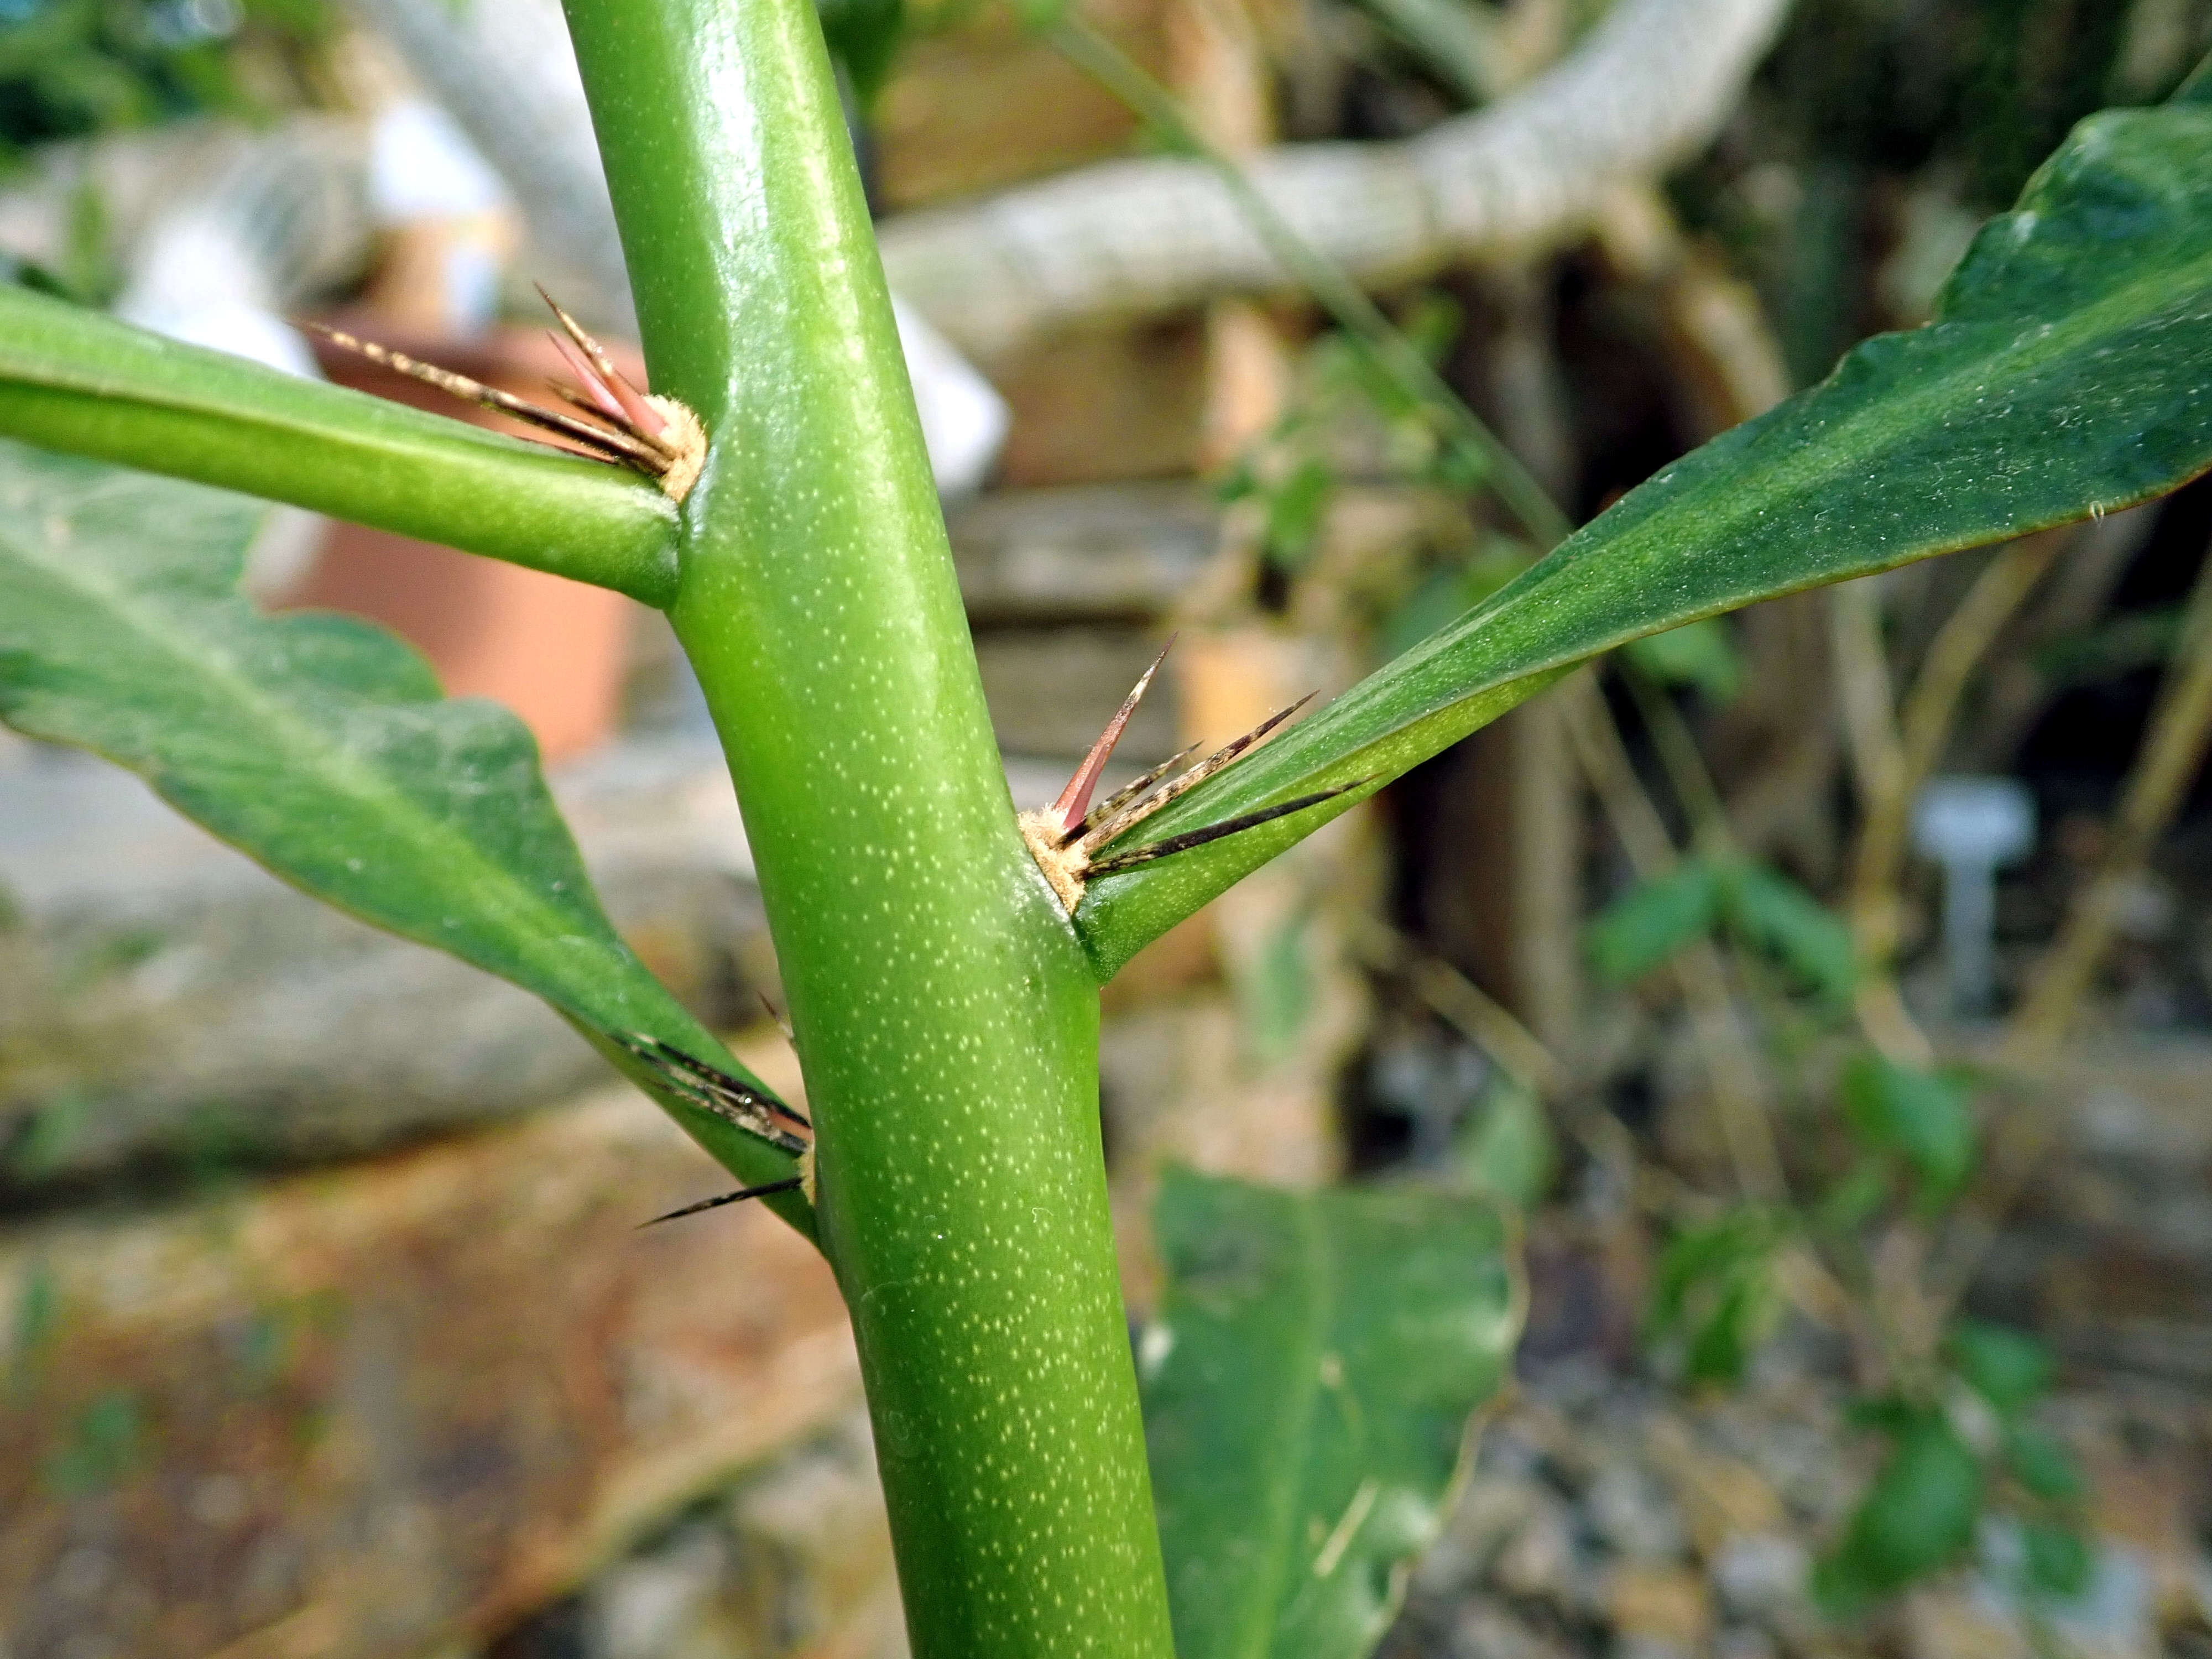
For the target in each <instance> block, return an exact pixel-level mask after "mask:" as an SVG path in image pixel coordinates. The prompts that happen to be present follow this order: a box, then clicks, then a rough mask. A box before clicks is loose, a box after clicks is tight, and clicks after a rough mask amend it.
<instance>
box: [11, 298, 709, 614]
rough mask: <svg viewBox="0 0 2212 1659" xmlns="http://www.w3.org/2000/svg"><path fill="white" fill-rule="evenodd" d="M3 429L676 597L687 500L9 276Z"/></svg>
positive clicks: (638, 594) (648, 596) (647, 598)
mask: <svg viewBox="0 0 2212 1659" xmlns="http://www.w3.org/2000/svg"><path fill="white" fill-rule="evenodd" d="M0 436H7V437H15V438H22V439H25V440H27V441H30V442H33V443H36V444H39V445H40V446H42V447H45V448H47V449H58V450H63V451H66V452H68V453H72V454H78V455H89V456H93V457H95V458H97V459H100V460H106V461H116V462H119V463H121V464H123V465H126V466H135V467H138V468H141V469H143V470H144V471H149V472H161V473H166V474H167V475H168V476H170V477H177V478H189V479H191V480H193V481H194V482H196V483H210V484H216V485H219V486H221V487H222V488H223V489H236V490H242V491H245V492H246V493H247V494H249V495H260V496H264V497H265V498H267V499H269V500H271V501H289V502H290V503H292V504H293V505H294V506H295V507H312V508H313V509H314V510H315V511H316V512H318V513H329V514H331V516H332V517H333V518H339V519H346V520H351V521H352V522H354V523H356V524H365V525H370V526H374V527H375V528H377V529H379V530H391V531H397V532H399V533H400V534H402V535H407V536H419V537H421V538H423V539H424V540H427V541H435V542H441V543H443V544H446V545H447V546H449V547H457V548H459V549H461V550H463V551H465V552H469V553H481V554H484V555H486V556H489V557H491V558H495V559H504V560H506V561H507V562H509V563H511V564H522V565H528V566H530V567H531V568H532V569H537V570H548V571H550V572H552V573H553V574H555V575H557V576H569V577H574V579H575V580H579V581H586V582H591V583H593V584H595V585H597V586H601V587H611V588H613V589H615V590H616V591H617V592H622V593H627V594H629V596H630V597H631V598H632V599H639V600H641V601H643V602H644V603H645V604H647V605H667V604H668V603H669V601H670V600H671V599H673V598H674V597H675V591H676V547H675V523H676V511H675V507H674V504H673V503H672V502H671V501H669V500H668V498H667V497H666V496H665V495H662V494H661V492H660V491H659V489H657V488H656V487H654V486H653V484H652V483H648V482H647V481H646V480H644V479H642V478H640V477H633V476H631V475H629V474H628V473H625V472H623V471H618V470H617V469H616V468H614V467H611V466H608V465H602V464H600V463H598V462H594V461H586V460H580V459H571V458H569V457H567V456H563V455H559V454H556V453H554V452H552V451H551V450H550V449H547V448H544V447H540V446H538V445H534V444H527V443H524V442H522V441H520V440H517V439H513V438H508V437H504V436H501V435H500V434H498V433H495V432H487V431H485V430H483V428H480V427H474V426H471V425H469V424H468V423H467V422H463V421H458V420H448V419H447V418H445V417H444V416H438V415H432V414H428V413H425V412H424V411H423V410H417V409H410V408H408V407H406V406H405V405H404V404H395V403H391V402H387V401H386V400H385V399H384V398H372V397H369V396H368V395H367V394H366V393H363V392H349V391H346V390H344V389H343V388H342V387H338V386H326V385H325V384H323V383H322V382H320V381H318V380H301V379H300V378H298V377H297V376H295V375H290V374H283V373H281V372H280V371H278V370H276V369H273V368H264V366H263V365H261V364H259V363H255V362H248V361H247V360H246V359H245V358H242V357H234V356H231V355H229V354H228V353H227V352H221V351H210V350H208V349H205V348H204V347H201V346H194V345H185V344H183V343H179V342H178V341H175V340H170V339H165V338H164V337H161V336H160V335H158V334H149V333H148V332H146V331H144V330H143V329H137V328H133V327H131V326H130V325H128V324H125V323H119V322H117V321H116V320H115V319H112V318H111V317H106V316H103V315H101V314H100V313H98V312H93V311H86V310H83V309H82V308H80V307H76V306H72V305H68V304H64V302H62V301H58V300H52V299H47V298H46V297H44V296H42V295H36V294H33V293H31V292H29V291H28V290H27V289H19V288H9V287H4V286H0Z"/></svg>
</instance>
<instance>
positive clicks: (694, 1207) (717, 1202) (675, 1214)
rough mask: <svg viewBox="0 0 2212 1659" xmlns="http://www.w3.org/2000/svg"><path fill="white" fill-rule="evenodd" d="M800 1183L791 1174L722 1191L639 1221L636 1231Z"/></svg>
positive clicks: (789, 1189)
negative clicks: (776, 1179) (757, 1183)
mask: <svg viewBox="0 0 2212 1659" xmlns="http://www.w3.org/2000/svg"><path fill="white" fill-rule="evenodd" d="M801 1184H802V1183H801V1181H800V1178H799V1176H792V1177H791V1179H789V1180H788V1181H771V1182H768V1183H767V1184H766V1185H764V1186H759V1187H746V1188H741V1189H740V1190H738V1191H737V1192H734V1193H724V1194H722V1195H721V1196H720V1197H719V1198H702V1199H701V1200H699V1201H698V1202H697V1203H696V1204H686V1205H685V1206H684V1207H683V1208H682V1209H680V1210H671V1211H670V1212H668V1213H667V1214H666V1215H657V1216H655V1217H653V1219H652V1220H650V1221H641V1222H639V1223H638V1224H637V1225H638V1231H641V1232H642V1231H644V1230H645V1229H646V1228H647V1227H658V1226H659V1225H660V1224H661V1223H662V1222H664V1221H680V1220H682V1219H683V1218H684V1217H685V1216H687V1215H697V1214H698V1213H699V1212H701V1211H702V1210H719V1209H720V1208H721V1207H722V1206H724V1205H725V1204H742V1203H744V1201H745V1200H747V1199H749V1198H766V1197H768V1196H769V1194H771V1193H788V1192H792V1191H794V1190H795V1189H796V1188H799V1186H800V1185H801Z"/></svg>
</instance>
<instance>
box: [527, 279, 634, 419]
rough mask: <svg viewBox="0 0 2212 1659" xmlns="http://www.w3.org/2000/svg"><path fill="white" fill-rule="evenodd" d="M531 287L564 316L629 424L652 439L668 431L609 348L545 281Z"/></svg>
mask: <svg viewBox="0 0 2212 1659" xmlns="http://www.w3.org/2000/svg"><path fill="white" fill-rule="evenodd" d="M532 287H534V288H535V289H537V290H538V298H539V299H541V300H543V301H545V303H546V305H547V306H548V307H550V308H551V310H552V313H553V314H554V315H555V316H556V317H558V318H559V319H561V326H562V328H563V329H565V330H567V331H568V337H569V338H570V339H572V340H574V342H575V343H576V348H577V349H578V350H580V351H581V352H582V353H583V354H584V355H585V356H586V357H589V358H590V359H591V360H592V363H593V365H594V366H595V367H596V368H598V370H599V374H598V378H599V381H600V382H601V384H602V385H604V386H605V388H606V390H607V392H609V393H610V394H611V396H612V397H613V398H615V400H616V401H617V403H618V404H621V406H622V410H623V414H624V415H625V416H628V418H629V425H630V426H632V427H634V428H636V430H637V432H638V435H640V436H641V437H644V438H647V439H653V438H658V437H659V436H660V435H661V434H662V433H663V432H665V431H666V430H667V429H668V422H667V421H666V419H665V417H664V416H662V415H661V414H660V412H659V410H656V409H654V408H653V405H652V404H648V403H647V402H646V400H645V399H644V398H642V397H641V396H640V395H639V392H638V390H637V388H636V387H635V386H632V385H631V384H630V383H629V381H628V380H624V379H623V376H622V371H621V370H620V369H618V368H616V367H615V366H614V362H613V360H612V359H611V358H610V357H609V356H607V354H606V349H605V347H603V346H602V345H600V343H599V342H598V341H597V340H595V339H593V338H592V337H591V336H590V335H589V334H587V333H586V332H585V331H584V325H582V324H581V323H580V322H578V321H577V320H576V319H574V317H571V316H570V315H569V314H568V313H567V312H565V311H563V310H562V309H561V307H559V306H558V305H557V304H556V303H555V302H554V299H553V296H552V295H550V294H548V293H547V292H546V291H545V285H544V283H532Z"/></svg>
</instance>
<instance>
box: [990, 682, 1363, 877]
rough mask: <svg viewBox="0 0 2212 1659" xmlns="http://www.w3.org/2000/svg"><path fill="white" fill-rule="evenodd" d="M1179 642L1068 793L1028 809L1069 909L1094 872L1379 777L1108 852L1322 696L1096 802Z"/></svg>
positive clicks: (1038, 853)
mask: <svg viewBox="0 0 2212 1659" xmlns="http://www.w3.org/2000/svg"><path fill="white" fill-rule="evenodd" d="M1174 644H1175V641H1174V640H1173V639H1170V640H1169V641H1168V642H1167V645H1166V646H1163V647H1161V649H1160V654H1159V655H1158V656H1157V657H1155V658H1153V659H1152V666H1151V667H1149V668H1147V669H1146V670H1145V671H1144V673H1143V674H1142V675H1140V676H1139V678H1138V680H1137V684H1135V686H1134V687H1133V688H1132V689H1131V690H1130V692H1129V695H1128V696H1127V697H1125V698H1124V699H1123V700H1122V702H1121V708H1119V709H1118V710H1116V711H1115V715H1114V718H1113V719H1112V720H1109V721H1108V722H1107V723H1106V729H1105V730H1104V731H1103V732H1100V733H1099V735H1098V741H1097V742H1096V743H1094V744H1091V752H1090V753H1089V754H1088V755H1086V756H1085V757H1084V758H1083V764H1082V765H1080V766H1079V767H1077V768H1076V769H1075V775H1074V776H1073V777H1072V778H1070V779H1069V780H1068V781H1067V787H1066V788H1065V789H1063V790H1061V791H1060V799H1058V800H1056V801H1054V803H1053V804H1052V805H1050V806H1048V807H1046V808H1044V809H1043V810H1042V811H1029V812H1024V813H1023V814H1022V815H1021V818H1020V823H1021V829H1022V840H1023V841H1024V842H1025V843H1026V844H1027V845H1028V847H1029V849H1030V857H1031V858H1033V859H1035V860H1036V866H1037V868H1038V869H1039V870H1041V871H1042V872H1044V878H1045V880H1046V882H1047V883H1048V884H1049V885H1050V886H1051V888H1052V890H1053V893H1054V896H1057V897H1058V898H1059V900H1060V906H1061V908H1064V909H1065V910H1066V912H1067V913H1068V915H1074V914H1075V907H1076V906H1077V905H1079V904H1080V903H1081V902H1083V889H1084V884H1085V882H1086V881H1088V880H1089V879H1090V878H1091V877H1093V876H1110V875H1113V874H1115V873H1116V872H1120V871H1123V870H1131V869H1134V868H1135V867H1136V866H1139V865H1140V864H1149V863H1151V862H1152V860H1155V859H1164V858H1166V857H1168V856H1170V854H1176V853H1187V852H1188V851H1190V850H1191V848H1194V847H1203V846H1204V845H1206V842H1212V841H1219V840H1220V839H1221V838H1222V837H1223V836H1233V835H1237V834H1238V833H1239V832H1241V831H1243V830H1246V829H1256V828H1258V827H1259V826H1260V825H1261V824H1263V823H1271V822H1273V820H1274V819H1276V818H1279V817H1288V816H1289V815H1290V814H1291V813H1292V812H1303V811H1305V809H1306V808H1307V807H1309V806H1318V805H1321V804H1322V802H1323V801H1326V800H1334V799H1335V798H1336V797H1337V796H1339V795H1341V794H1345V793H1349V792H1350V791H1352V790H1354V789H1358V788H1359V787H1361V786H1362V785H1364V784H1366V783H1368V782H1370V781H1372V780H1370V779H1366V778H1359V779H1355V780H1354V781H1352V782H1350V783H1342V784H1338V785H1337V786H1336V787H1334V788H1330V789H1323V790H1320V791H1317V792H1316V793H1312V794H1308V795H1300V796H1297V797H1296V798H1295V799H1291V800H1286V801H1279V802H1278V803H1276V804H1275V805H1273V806H1263V807H1261V808H1259V809H1258V810H1257V811H1251V812H1243V813H1240V814H1238V815H1237V817H1233V818H1226V819H1224V820H1223V821H1222V822H1221V823H1210V824H1206V825H1205V826H1203V827H1202V828H1200V829H1190V830H1186V831H1184V832H1183V833H1182V835H1179V836H1169V837H1167V839H1165V840H1164V841H1159V842H1153V843H1152V844H1151V845H1150V846H1146V847H1137V848H1130V849H1129V850H1128V851H1127V852H1121V853H1112V854H1106V855H1105V856H1104V857H1100V856H1099V854H1100V852H1101V851H1102V849H1103V848H1106V847H1107V846H1108V845H1109V844H1110V843H1112V842H1115V841H1118V840H1119V839H1120V838H1121V836H1125V835H1127V834H1128V832H1129V831H1130V830H1132V829H1135V828H1136V827H1137V826H1138V825H1139V824H1140V823H1143V822H1144V821H1145V820H1146V818H1149V817H1152V815H1153V814H1154V813H1156V812H1158V811H1161V810H1162V809H1163V808H1164V807H1166V806H1168V805H1171V804H1172V803H1174V802H1175V801H1176V800H1179V799H1182V797H1183V796H1184V795H1186V794H1188V793H1190V791H1192V790H1193V789H1195V788H1196V787H1198V786H1199V785H1200V784H1201V783H1204V782H1205V781H1206V780H1207V779H1208V778H1210V777H1212V776H1213V775H1215V774H1217V773H1218V772H1221V771H1224V770H1225V769H1227V768H1228V767H1230V766H1231V765H1233V764H1235V763H1237V761H1239V760H1241V759H1243V757H1244V756H1245V755H1246V754H1248V753H1249V752H1250V751H1251V750H1252V749H1253V747H1254V746H1255V745H1256V744H1258V743H1260V741H1261V739H1262V738H1266V737H1267V735H1268V734H1269V733H1270V732H1273V731H1274V729H1275V728H1276V727H1277V726H1280V725H1281V724H1282V723H1283V722H1284V721H1285V720H1288V719H1290V717H1291V715H1293V714H1297V712H1298V710H1299V709H1301V708H1304V707H1305V706H1306V704H1308V703H1309V702H1312V701H1313V699H1314V695H1315V694H1314V693H1312V692H1310V691H1309V692H1308V693H1307V694H1306V695H1305V696H1303V697H1300V698H1299V699H1298V700H1297V702H1294V703H1292V704H1291V706H1290V707H1289V708H1281V709H1278V710H1276V712H1275V713H1273V714H1270V715H1268V716H1267V719H1266V720H1261V722H1260V724H1259V725H1257V726H1254V727H1253V728H1252V729H1251V730H1250V731H1249V732H1246V733H1245V734H1244V735H1243V737H1241V738H1236V739H1234V740H1233V741H1231V742H1230V743H1227V744H1223V745H1222V746H1221V747H1220V748H1219V749H1217V750H1214V751H1213V753H1212V754H1211V755H1208V756H1207V757H1206V758H1205V759H1204V760H1202V761H1200V762H1199V763H1197V764H1196V765H1194V766H1192V767H1189V768H1188V769H1185V770H1184V771H1182V772H1180V773H1176V775H1175V776H1173V777H1169V776H1168V774H1169V773H1170V772H1173V771H1174V770H1175V769H1176V767H1177V766H1179V765H1181V764H1182V762H1183V761H1184V760H1186V759H1188V757H1189V756H1190V754H1191V750H1194V749H1196V748H1197V747H1198V745H1197V744H1192V745H1191V746H1190V748H1189V749H1185V750H1182V751H1181V752H1180V753H1178V754H1175V755H1170V757H1168V758H1167V759H1166V760H1164V761H1163V762H1161V763H1160V764H1159V765H1158V766H1156V767H1154V768H1153V769H1152V770H1151V771H1149V772H1146V774H1144V775H1142V776H1141V777H1139V778H1137V779H1136V780H1134V781H1133V782H1131V783H1129V784H1127V785H1126V786H1125V787H1122V788H1121V789H1119V790H1117V791H1115V793H1113V794H1111V795H1109V796H1108V797H1107V798H1106V799H1104V800H1103V801H1100V802H1099V803H1098V804H1097V805H1096V806H1093V805H1091V793H1092V792H1093V791H1094V790H1096V789H1097V787H1098V776H1099V774H1100V773H1101V772H1103V771H1104V770H1105V769H1106V762H1107V759H1108V758H1109V757H1110V756H1111V755H1112V754H1113V752H1114V745H1115V744H1117V743H1118V742H1120V741H1121V733H1122V732H1123V730H1124V729H1125V728H1126V727H1127V726H1128V724H1129V717H1130V716H1131V715H1132V714H1135V713H1136V712H1137V705H1138V704H1139V703H1140V702H1143V701H1144V697H1145V693H1146V690H1148V689H1150V687H1151V685H1152V676H1153V675H1155V674H1157V673H1158V672H1159V669H1160V665H1161V663H1163V662H1164V661H1165V660H1166V659H1167V654H1168V651H1169V649H1170V648H1171V647H1173V646H1174ZM1163 780H1165V781H1163Z"/></svg>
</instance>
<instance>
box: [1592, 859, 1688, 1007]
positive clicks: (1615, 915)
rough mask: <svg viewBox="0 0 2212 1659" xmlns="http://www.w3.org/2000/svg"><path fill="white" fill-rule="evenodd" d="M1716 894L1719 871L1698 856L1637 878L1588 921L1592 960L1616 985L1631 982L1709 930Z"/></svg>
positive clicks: (1601, 973) (1599, 970)
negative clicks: (1645, 878) (1661, 872)
mask: <svg viewBox="0 0 2212 1659" xmlns="http://www.w3.org/2000/svg"><path fill="white" fill-rule="evenodd" d="M1720 897H1721V884H1720V880H1719V878H1718V875H1717V872H1716V871H1715V869H1714V867H1713V866H1711V864H1709V863H1707V862H1706V861H1705V860H1702V859H1690V860H1686V861H1684V862H1683V863H1682V864H1680V866H1677V867H1676V868H1674V870H1671V871H1669V872H1668V873H1667V874H1665V875H1663V876H1656V877H1654V878H1652V879H1650V881H1645V882H1639V883H1638V884H1637V885H1635V886H1634V887H1632V888H1630V889H1629V890H1628V891H1627V892H1626V893H1624V894H1622V895H1621V896H1620V897H1619V898H1617V899H1615V900H1614V901H1613V902H1612V903H1611V904H1608V905H1607V906H1606V908H1604V909H1603V910H1601V911H1600V912H1599V913H1598V915H1597V916H1596V918H1595V920H1594V921H1591V923H1590V925H1589V938H1588V944H1589V957H1590V964H1591V966H1593V967H1595V969H1597V971H1598V974H1599V975H1600V976H1601V978H1603V979H1606V980H1608V981H1611V982H1612V983H1613V984H1615V985H1628V984H1632V983H1633V982H1634V981H1637V980H1639V979H1641V978H1643V977H1644V975H1646V974H1648V973H1650V971H1651V970H1652V969H1654V968H1656V967H1657V966H1658V965H1659V964H1660V963H1662V962H1664V961H1666V960H1667V958H1668V957H1671V956H1673V955H1674V952H1675V951H1679V950H1680V949H1681V948H1682V947H1683V946H1684V945H1687V944H1689V943H1690V941H1691V940H1692V939H1702V938H1704V937H1705V934H1707V933H1711V931H1712V927H1713V924H1714V922H1715V921H1716V920H1717V918H1718V915H1719V910H1720Z"/></svg>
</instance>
